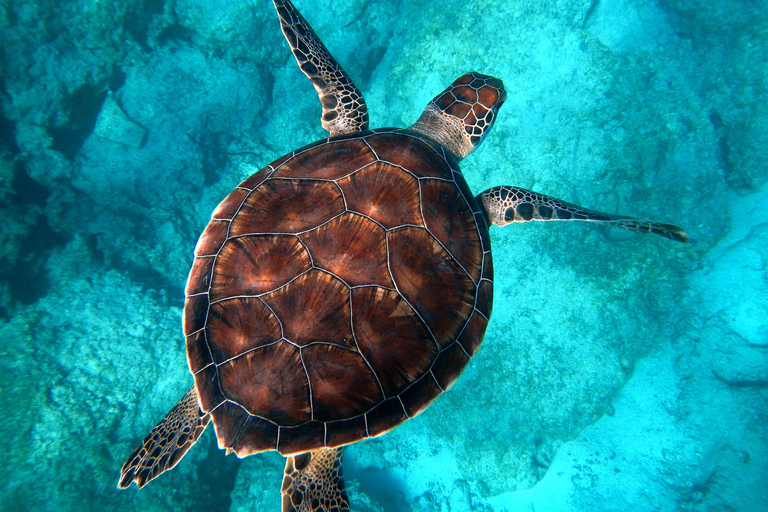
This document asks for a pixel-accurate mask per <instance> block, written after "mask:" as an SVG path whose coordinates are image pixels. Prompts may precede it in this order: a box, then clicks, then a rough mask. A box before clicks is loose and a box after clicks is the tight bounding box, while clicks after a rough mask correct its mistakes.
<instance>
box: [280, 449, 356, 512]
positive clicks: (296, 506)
mask: <svg viewBox="0 0 768 512" xmlns="http://www.w3.org/2000/svg"><path fill="white" fill-rule="evenodd" d="M282 492H283V510H282V512H349V498H348V497H347V492H346V490H345V488H344V478H343V475H342V470H341V448H334V449H328V448H321V449H320V450H315V451H312V452H309V453H304V454H301V455H296V456H294V457H288V459H287V460H286V462H285V473H284V475H283V488H282Z"/></svg>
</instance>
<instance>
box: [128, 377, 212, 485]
mask: <svg viewBox="0 0 768 512" xmlns="http://www.w3.org/2000/svg"><path fill="white" fill-rule="evenodd" d="M210 421H211V416H210V415H208V414H205V413H203V412H202V411H200V406H199V404H198V401H197V393H196V391H195V388H194V386H193V387H192V388H190V390H189V391H187V393H186V394H185V395H184V397H183V398H182V399H181V400H179V402H178V403H177V404H176V405H175V406H173V409H171V410H170V412H169V413H168V414H166V415H165V418H163V420H162V421H161V422H160V423H158V424H157V426H156V427H155V428H153V429H152V431H151V432H150V433H149V435H148V436H147V437H145V438H144V441H142V443H141V444H140V445H139V446H138V447H137V448H136V449H135V450H134V451H133V453H132V454H131V455H130V457H128V460H126V461H125V464H123V468H122V469H121V470H120V481H119V483H118V484H117V486H118V487H119V488H120V489H125V488H127V487H128V486H130V485H131V484H132V483H133V482H136V486H137V487H138V488H139V489H141V488H142V487H144V486H145V485H146V484H147V482H149V481H150V480H153V479H155V478H157V477H158V476H160V474H162V473H164V472H165V471H168V470H169V469H171V468H173V467H174V466H175V465H176V464H178V463H179V461H180V460H181V458H182V457H184V455H185V454H186V453H187V450H189V449H190V448H191V447H192V445H193V444H195V442H197V440H198V439H199V438H200V434H202V433H203V431H204V430H205V427H207V426H208V423H209V422H210Z"/></svg>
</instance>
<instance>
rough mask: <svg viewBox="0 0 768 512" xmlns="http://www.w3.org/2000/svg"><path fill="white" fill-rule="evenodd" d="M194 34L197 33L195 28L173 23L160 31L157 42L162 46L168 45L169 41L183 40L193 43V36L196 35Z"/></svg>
mask: <svg viewBox="0 0 768 512" xmlns="http://www.w3.org/2000/svg"><path fill="white" fill-rule="evenodd" d="M194 34H195V31H194V30H192V29H189V28H187V27H185V26H184V25H180V24H178V23H174V24H172V25H168V26H167V27H165V28H164V29H163V30H161V31H160V33H159V34H158V36H157V43H158V44H159V45H160V46H166V45H167V44H168V43H169V42H172V41H182V42H185V43H191V42H192V36H194Z"/></svg>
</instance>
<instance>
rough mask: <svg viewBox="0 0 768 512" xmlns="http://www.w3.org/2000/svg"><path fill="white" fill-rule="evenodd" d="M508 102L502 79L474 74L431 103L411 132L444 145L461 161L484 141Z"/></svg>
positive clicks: (464, 77)
mask: <svg viewBox="0 0 768 512" xmlns="http://www.w3.org/2000/svg"><path fill="white" fill-rule="evenodd" d="M506 99H507V92H506V91H505V90H504V84H503V83H502V82H501V80H499V79H498V78H494V77H492V76H488V75H481V74H480V73H476V72H474V71H472V72H470V73H467V74H466V75H462V76H460V77H459V78H458V79H456V81H455V82H453V83H452V84H451V85H450V86H449V87H448V88H447V89H446V90H444V91H443V92H441V93H440V94H438V95H437V96H436V97H435V99H433V100H432V101H430V102H429V104H428V105H427V108H425V109H424V112H423V113H422V114H421V117H419V120H418V121H416V122H415V123H414V124H413V126H411V130H413V131H415V132H418V133H421V134H422V135H426V136H427V137H429V138H430V139H432V140H434V141H435V142H438V143H440V144H441V145H442V146H443V147H445V149H447V150H448V151H450V152H451V153H453V155H454V156H455V157H456V158H458V159H459V160H461V159H462V158H464V157H465V156H467V155H468V154H470V153H471V152H472V151H474V149H475V148H476V147H477V146H479V145H480V143H481V142H482V141H483V139H484V138H485V136H486V135H487V134H488V132H489V131H490V130H491V127H492V126H493V122H494V121H495V120H496V113H497V112H498V110H499V107H501V105H503V104H504V100H506Z"/></svg>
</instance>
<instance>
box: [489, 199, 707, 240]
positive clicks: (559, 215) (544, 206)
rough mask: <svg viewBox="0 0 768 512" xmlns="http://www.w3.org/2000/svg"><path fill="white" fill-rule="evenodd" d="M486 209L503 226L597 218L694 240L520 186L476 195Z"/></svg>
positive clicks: (671, 228)
mask: <svg viewBox="0 0 768 512" xmlns="http://www.w3.org/2000/svg"><path fill="white" fill-rule="evenodd" d="M475 199H476V200H477V202H478V204H480V205H481V206H482V208H483V210H484V211H485V213H486V215H487V217H488V222H489V223H491V224H496V225H497V226H506V225H507V224H511V223H513V222H528V221H532V220H544V221H547V220H581V221H586V222H600V223H603V224H607V225H610V226H615V227H617V228H622V229H628V230H630V231H635V232H637V233H648V234H652V235H659V236H663V237H666V238H669V239H671V240H675V241H677V242H688V243H695V242H696V241H695V240H694V239H692V238H691V237H689V236H688V235H687V234H686V233H685V232H684V231H683V230H682V229H681V228H679V227H677V226H674V225H672V224H663V223H661V222H654V221H651V220H641V219H635V218H633V217H625V216H623V215H611V214H610V213H603V212H598V211H596V210H588V209H587V208H583V207H581V206H578V205H575V204H572V203H567V202H565V201H561V200H560V199H555V198H554V197H549V196H545V195H542V194H539V193H536V192H531V191H530V190H526V189H524V188H519V187H510V186H502V187H493V188H489V189H488V190H486V191H485V192H482V193H481V194H479V195H478V196H477V197H476V198H475Z"/></svg>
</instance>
